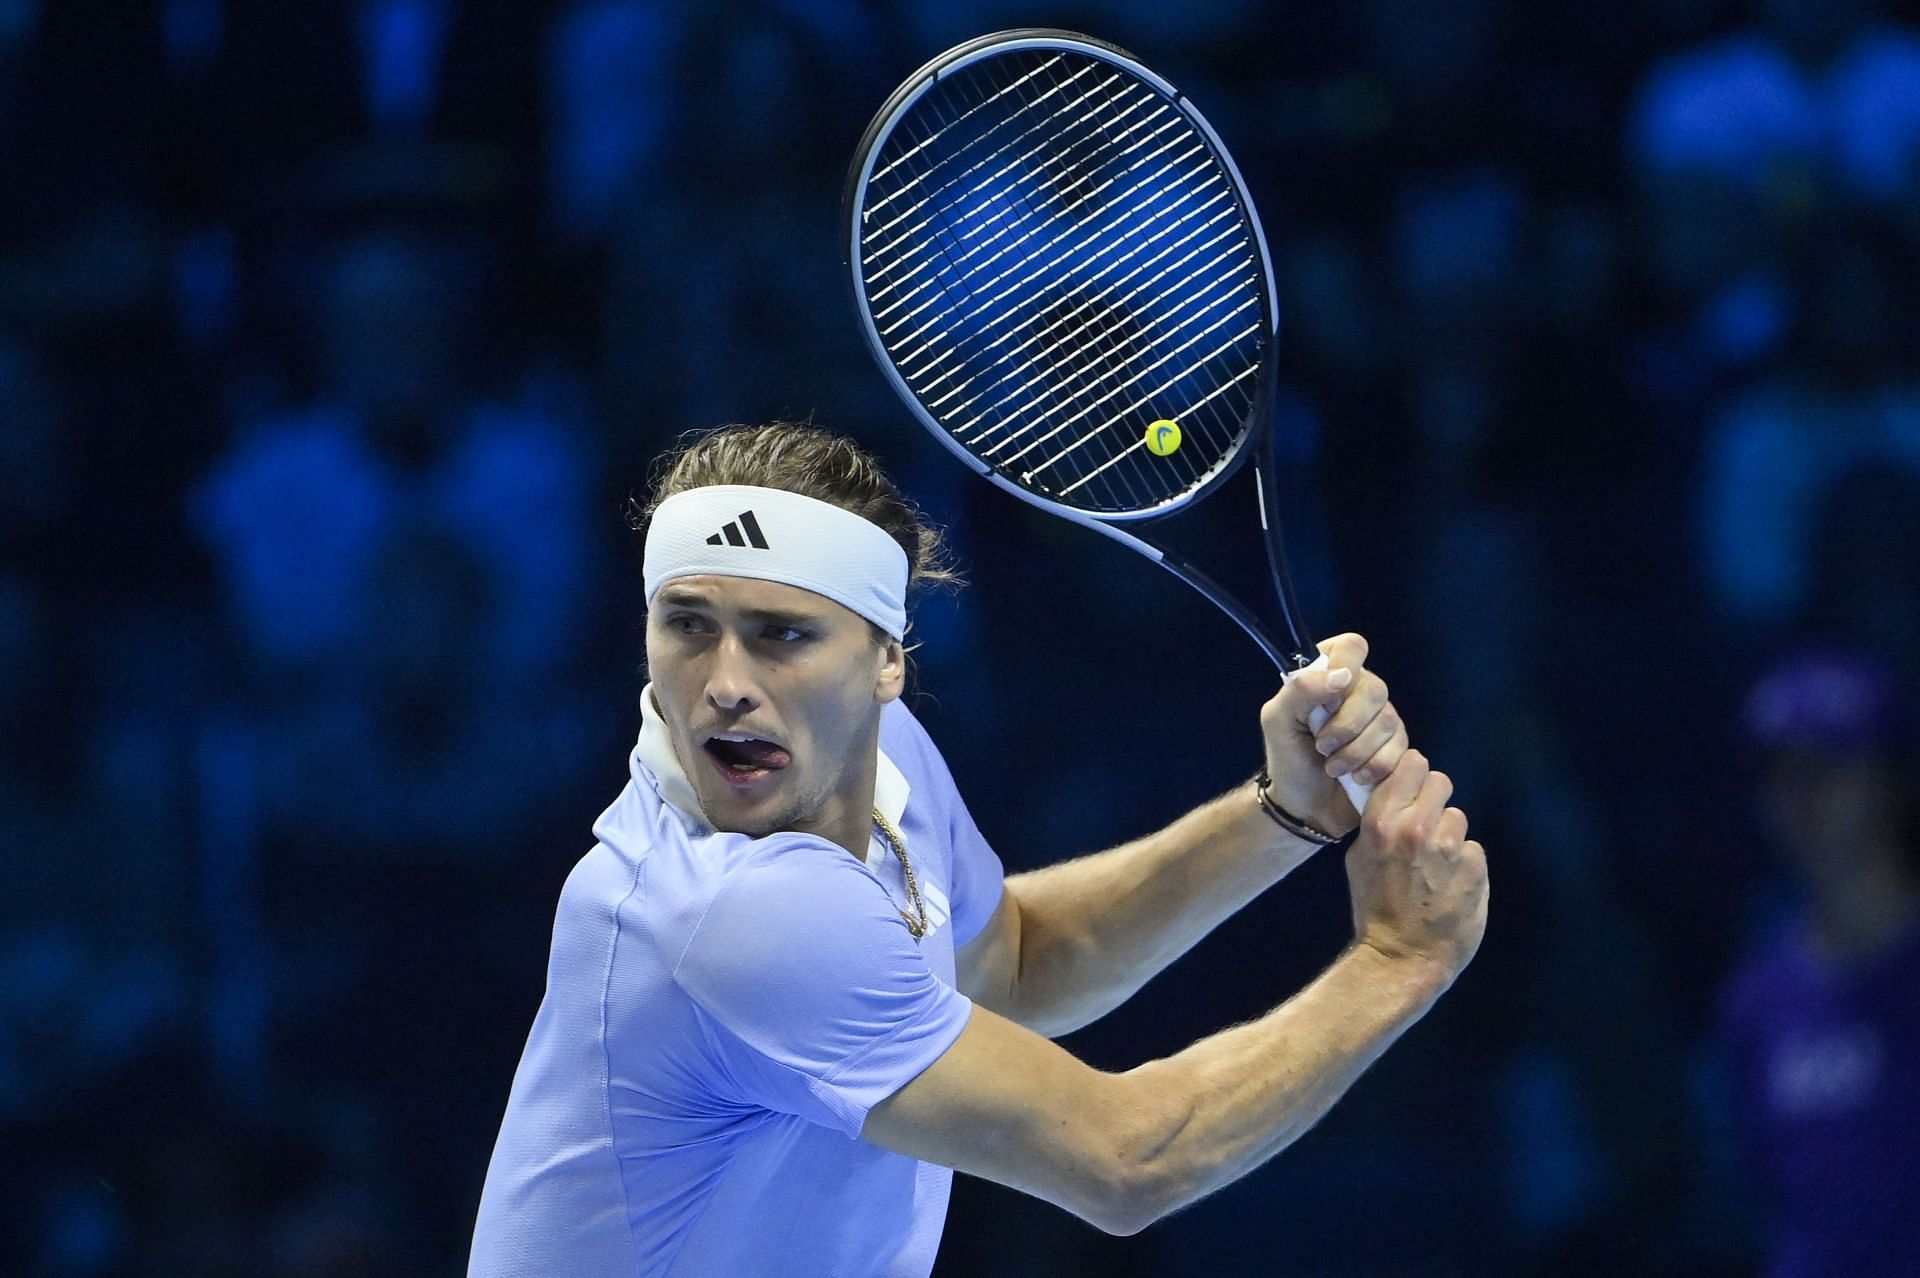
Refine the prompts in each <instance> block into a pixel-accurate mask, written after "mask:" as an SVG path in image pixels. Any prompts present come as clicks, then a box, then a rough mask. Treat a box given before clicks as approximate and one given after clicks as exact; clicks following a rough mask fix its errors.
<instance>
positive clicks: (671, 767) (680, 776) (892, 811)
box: [633, 684, 913, 830]
mask: <svg viewBox="0 0 1920 1278" xmlns="http://www.w3.org/2000/svg"><path fill="white" fill-rule="evenodd" d="M633 762H634V765H635V771H636V772H637V771H638V770H639V769H640V768H645V769H646V770H647V772H649V773H651V774H652V777H653V782H654V785H655V787H656V788H657V789H658V790H659V791H660V797H661V798H662V799H665V800H666V801H667V803H668V805H669V806H671V807H672V808H673V809H674V810H675V811H676V812H678V813H679V814H680V816H681V817H682V818H683V819H684V820H686V821H687V822H688V823H689V824H690V825H691V826H692V827H693V828H694V829H696V830H711V829H712V828H713V822H711V821H709V820H707V814H706V813H705V812H704V811H702V810H701V807H700V796H699V795H698V794H696V793H695V792H694V789H693V782H691V781H689V780H688V779H687V773H686V769H684V768H682V767H681V766H680V756H678V755H676V754H675V753H674V752H673V737H672V736H671V735H670V734H669V733H668V731H667V721H666V720H665V719H663V718H661V717H660V711H659V710H658V709H657V708H655V706H654V704H653V685H652V684H648V685H647V686H646V687H644V688H642V689H641V690H640V740H639V742H638V743H637V744H635V746H634V747H633ZM635 779H636V780H638V779H639V778H638V777H637V776H636V778H635ZM912 789H913V787H912V786H911V785H909V784H908V783H907V777H906V774H905V773H903V772H901V771H900V769H899V768H898V767H896V766H894V762H893V760H892V759H889V758H888V757H887V752H886V751H885V750H881V751H879V759H878V766H877V767H876V768H875V770H874V777H873V806H874V807H876V808H878V809H879V810H880V814H881V815H882V816H884V817H886V818H887V820H889V821H891V822H893V824H894V825H895V826H898V825H899V824H900V822H901V818H902V817H903V816H904V815H905V813H906V810H907V795H908V794H909V792H911V790H912Z"/></svg>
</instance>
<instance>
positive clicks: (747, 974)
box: [674, 839, 973, 1136]
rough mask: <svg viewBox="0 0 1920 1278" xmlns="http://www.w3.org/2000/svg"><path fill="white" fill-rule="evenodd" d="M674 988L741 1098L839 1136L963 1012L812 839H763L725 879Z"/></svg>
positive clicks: (837, 856)
mask: <svg viewBox="0 0 1920 1278" xmlns="http://www.w3.org/2000/svg"><path fill="white" fill-rule="evenodd" d="M674 979H675V980H676V981H677V982H678V983H679V984H680V986H681V988H682V989H684V990H685V991H686V992H687V994H688V995H689V996H690V997H691V998H692V999H693V1000H694V1002H695V1003H696V1004H697V1005H698V1006H699V1008H700V1009H701V1011H703V1012H704V1013H706V1014H707V1015H708V1016H709V1017H710V1018H711V1019H712V1020H713V1021H715V1022H717V1023H718V1025H719V1027H720V1029H721V1030H722V1031H723V1035H722V1036H721V1040H720V1041H721V1050H723V1051H727V1052H729V1054H730V1056H731V1059H729V1061H728V1062H727V1063H728V1072H729V1075H730V1077H731V1078H732V1079H733V1082H734V1086H735V1087H737V1088H738V1089H739V1090H740V1092H741V1093H742V1095H741V1097H740V1098H741V1099H743V1100H745V1101H748V1102H750V1103H753V1104H756V1105H760V1106H763V1107H765V1108H767V1109H771V1110H775V1111H778V1112H781V1113H789V1114H794V1115H797V1116H799V1117H801V1118H805V1119H807V1120H809V1121H811V1122H815V1123H819V1124H820V1125H822V1126H826V1127H833V1128H837V1129H839V1130H841V1131H843V1132H845V1133H846V1134H847V1135H849V1136H857V1135H859V1132H860V1127H861V1125H862V1124H863V1123H864V1122H865V1121H866V1116H867V1111H868V1110H869V1109H871V1108H872V1107H873V1106H875V1105H877V1104H879V1103H880V1102H881V1101H883V1100H885V1099H886V1098H887V1097H889V1096H891V1095H893V1093H894V1092H896V1091H898V1090H899V1089H900V1088H901V1087H903V1086H905V1085H906V1084H907V1083H909V1082H911V1081H912V1080H913V1079H914V1078H915V1077H916V1076H918V1075H919V1074H920V1072H921V1071H923V1070H925V1069H926V1068H927V1066H929V1065H931V1064H933V1062H934V1061H936V1060H938V1059H939V1058H940V1055H941V1054H942V1053H943V1052H945V1051H946V1050H947V1048H948V1047H950V1046H952V1044H953V1041H954V1039H956V1038H958V1037H959V1036H960V1031H961V1030H963V1029H965V1028H966V1023H967V1018H968V1016H969V1015H970V1014H971V1013H972V1010H973V1005H972V1003H971V1002H970V1001H969V1000H968V999H967V998H966V997H965V996H964V995H962V994H960V993H959V992H958V991H956V990H954V989H953V988H952V987H950V986H948V985H946V984H945V983H944V982H942V981H941V980H939V978H938V977H936V976H935V975H934V973H933V971H932V969H931V968H930V967H929V966H928V965H927V961H926V959H925V957H924V956H923V955H922V954H921V953H920V949H919V946H918V945H917V943H916V942H915V941H914V939H913V936H912V934H911V933H910V932H908V930H907V926H906V923H905V921H904V920H903V919H901V917H900V916H899V914H898V913H896V912H895V910H894V908H893V905H892V901H891V900H890V898H889V897H888V896H887V894H886V891H885V889H884V888H882V887H881V886H880V884H879V883H878V882H877V881H876V880H875V879H874V878H873V877H872V876H871V875H870V874H869V873H868V871H867V869H866V867H864V866H863V865H861V864H860V863H859V862H857V861H855V860H854V859H853V858H852V857H850V856H848V855H847V853H846V852H845V851H844V850H842V849H840V848H837V847H834V846H832V845H830V844H826V843H823V842H819V841H817V840H811V839H800V840H786V839H780V840H770V841H769V843H768V850H767V851H766V852H765V853H764V854H762V855H761V856H759V857H756V858H755V860H754V861H753V862H752V863H750V864H748V865H744V866H742V867H740V868H739V869H738V870H736V871H735V872H734V873H733V874H731V875H729V876H728V879H727V882H726V884H725V885H724V886H723V887H722V888H721V890H720V891H719V893H718V894H717V895H716V896H715V897H714V899H713V902H712V904H711V905H709V906H708V907H707V910H706V912H705V914H704V915H703V916H702V917H701V919H700V921H699V923H698V924H697V925H696V926H695V927H694V929H693V932H692V935H691V936H690V938H689V939H688V942H687V945H686V948H685V949H684V950H683V951H682V953H681V955H680V958H679V961H678V962H677V964H676V965H675V968H674Z"/></svg>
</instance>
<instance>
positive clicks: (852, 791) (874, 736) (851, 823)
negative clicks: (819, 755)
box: [793, 722, 880, 861]
mask: <svg viewBox="0 0 1920 1278" xmlns="http://www.w3.org/2000/svg"><path fill="white" fill-rule="evenodd" d="M879 752H880V726H879V724H878V723H877V722H876V723H875V724H874V729H873V732H872V733H871V734H870V735H869V736H867V737H865V738H864V739H863V740H862V741H861V743H860V745H858V746H856V747H855V749H854V760H855V761H854V763H853V764H852V766H850V767H849V768H848V769H847V773H846V775H845V776H843V777H842V778H841V779H840V780H841V784H840V785H839V786H838V787H837V788H836V789H835V790H834V792H833V793H832V794H831V795H829V796H828V797H827V800H826V802H824V803H822V804H821V805H820V807H819V808H818V809H816V810H815V811H814V812H813V813H812V814H811V815H809V816H807V817H804V818H802V819H801V820H799V821H796V822H794V825H793V828H794V829H796V830H800V831H803V832H804V833H807V834H817V835H819V836H820V837H821V838H823V839H825V840H827V841H828V842H829V843H837V844H839V845H840V846H841V847H843V848H845V849H846V850H847V851H849V852H851V853H853V855H854V856H855V858H857V859H858V860H861V861H865V860H866V859H867V847H868V845H869V843H870V841H871V839H872V832H873V791H874V786H875V785H876V784H877V781H878V777H879V771H880V760H879Z"/></svg>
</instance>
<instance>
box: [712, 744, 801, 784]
mask: <svg viewBox="0 0 1920 1278" xmlns="http://www.w3.org/2000/svg"><path fill="white" fill-rule="evenodd" d="M703 744H704V746H705V748H706V751H707V755H708V757H710V758H711V759H712V760H713V761H714V763H715V764H716V765H717V766H718V767H719V770H720V775H721V776H723V777H725V778H726V779H727V780H728V781H731V782H733V783H734V784H736V785H745V784H747V783H749V782H752V781H758V780H759V779H760V778H762V777H764V776H767V775H769V774H770V773H774V772H778V771H779V770H780V769H782V768H784V767H786V766H787V765H788V764H789V763H792V762H793V756H792V755H790V754H788V753H787V750H786V747H784V746H782V745H781V744H780V743H779V742H777V741H769V740H767V739H766V738H764V737H755V736H748V735H747V734H745V733H740V732H716V733H714V734H713V735H712V736H710V737H708V738H707V739H706V741H705V742H704V743H703Z"/></svg>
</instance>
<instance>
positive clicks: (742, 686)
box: [707, 634, 761, 714]
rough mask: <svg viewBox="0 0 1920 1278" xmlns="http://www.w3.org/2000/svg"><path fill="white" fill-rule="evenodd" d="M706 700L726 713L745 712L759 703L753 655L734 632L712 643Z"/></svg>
mask: <svg viewBox="0 0 1920 1278" xmlns="http://www.w3.org/2000/svg"><path fill="white" fill-rule="evenodd" d="M707 701H708V703H709V704H710V705H712V706H713V707H714V708H715V709H716V710H724V711H727V712H728V713H729V714H745V713H747V712H748V711H751V710H754V709H755V708H757V707H758V706H759V705H760V702H761V696H760V688H759V684H758V682H757V681H756V679H755V671H754V663H753V656H752V654H751V653H749V652H748V651H747V650H746V648H745V646H744V645H743V644H742V643H741V642H740V640H739V638H738V637H737V636H735V635H731V634H729V635H725V636H723V637H722V638H721V640H720V642H719V643H717V644H715V645H714V650H713V662H712V664H711V665H710V666H708V667H707Z"/></svg>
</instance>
